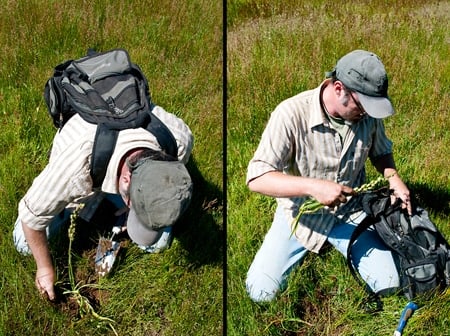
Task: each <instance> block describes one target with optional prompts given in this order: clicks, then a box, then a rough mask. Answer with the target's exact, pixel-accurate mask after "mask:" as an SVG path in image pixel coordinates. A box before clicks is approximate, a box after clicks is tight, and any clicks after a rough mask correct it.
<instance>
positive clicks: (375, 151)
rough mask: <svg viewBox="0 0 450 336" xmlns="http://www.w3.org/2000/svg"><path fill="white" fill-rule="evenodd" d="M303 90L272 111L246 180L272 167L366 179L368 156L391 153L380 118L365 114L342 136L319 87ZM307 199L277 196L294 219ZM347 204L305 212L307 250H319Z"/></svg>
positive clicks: (342, 179)
mask: <svg viewBox="0 0 450 336" xmlns="http://www.w3.org/2000/svg"><path fill="white" fill-rule="evenodd" d="M328 81H329V80H326V81H324V82H323V83H322V84H321V85H320V86H319V87H318V88H316V89H314V90H309V91H305V92H303V93H300V94H298V95H296V96H294V97H291V98H289V99H287V100H285V101H283V102H282V103H281V104H280V105H279V106H277V108H276V109H275V110H274V111H273V112H272V114H271V117H270V119H269V122H268V124H267V126H266V128H265V130H264V132H263V134H262V137H261V141H260V143H259V146H258V148H257V150H256V152H255V154H254V156H253V158H252V160H251V161H250V163H249V166H248V171H247V183H248V182H249V181H251V180H252V179H255V178H257V177H259V176H261V175H263V174H265V173H267V172H270V171H281V172H284V173H285V174H290V175H296V176H304V177H310V178H318V179H325V180H331V181H334V182H337V183H340V184H343V185H346V186H350V187H357V186H359V185H361V184H363V183H364V180H365V162H366V159H367V158H370V159H371V160H372V162H373V161H376V160H377V158H379V157H381V156H383V155H386V154H390V153H391V152H392V143H391V141H390V140H389V139H388V138H387V137H386V134H385V130H384V126H383V122H382V120H380V119H374V118H370V117H365V118H363V119H362V120H361V121H359V122H357V123H354V124H352V125H351V126H349V132H347V135H346V137H345V138H344V139H341V137H340V135H339V133H338V132H337V131H336V129H335V128H334V127H333V125H332V124H331V123H330V122H329V120H328V118H327V117H326V116H325V112H324V111H323V109H322V105H321V98H320V95H321V90H322V89H323V88H324V87H325V85H327V83H328ZM304 200H305V198H302V197H298V198H277V202H278V204H279V206H282V208H283V209H284V210H285V213H286V216H287V219H288V220H289V222H290V223H292V221H293V219H294V217H295V215H296V214H297V213H298V208H299V205H300V204H301V203H302V202H303V201H304ZM355 203H356V202H352V201H350V202H348V203H346V204H344V205H342V206H341V207H340V209H338V210H337V212H333V211H330V210H328V209H323V210H322V211H319V212H318V213H316V214H312V215H304V216H302V218H301V220H300V223H299V225H298V227H297V231H296V232H295V234H296V237H297V238H298V240H299V241H300V242H301V243H302V245H303V246H305V247H306V248H307V249H309V250H311V251H313V252H318V251H319V250H320V248H321V247H322V246H323V244H324V243H325V241H326V239H327V235H328V233H329V232H330V230H331V229H332V227H333V225H334V223H335V221H336V216H338V215H340V214H344V213H347V212H348V211H350V210H351V209H350V208H352V209H354V208H355Z"/></svg>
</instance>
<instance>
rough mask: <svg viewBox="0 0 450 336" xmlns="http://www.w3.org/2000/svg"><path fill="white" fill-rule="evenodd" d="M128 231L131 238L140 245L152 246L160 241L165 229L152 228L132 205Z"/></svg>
mask: <svg viewBox="0 0 450 336" xmlns="http://www.w3.org/2000/svg"><path fill="white" fill-rule="evenodd" d="M127 231H128V235H129V236H130V238H131V240H132V241H133V242H135V243H136V244H138V245H145V246H150V245H153V244H154V243H156V242H157V241H158V239H159V238H160V237H161V234H162V233H163V231H164V230H163V229H159V230H152V229H149V228H148V226H147V225H145V224H144V223H142V222H141V221H140V220H139V218H138V217H137V215H136V212H135V211H134V209H133V206H131V208H130V211H129V213H128V219H127Z"/></svg>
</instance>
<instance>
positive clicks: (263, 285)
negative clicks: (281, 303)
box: [245, 276, 281, 303]
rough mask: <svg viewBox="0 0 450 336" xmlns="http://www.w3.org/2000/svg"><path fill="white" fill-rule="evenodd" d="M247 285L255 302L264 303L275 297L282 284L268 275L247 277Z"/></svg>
mask: <svg viewBox="0 0 450 336" xmlns="http://www.w3.org/2000/svg"><path fill="white" fill-rule="evenodd" d="M245 287H246V290H247V293H248V295H249V296H250V298H251V299H252V301H254V302H258V303H264V302H269V301H272V300H273V299H275V297H276V295H277V293H278V292H279V291H280V287H281V286H280V284H279V283H278V282H277V281H274V280H273V279H270V278H269V277H267V276H261V277H257V278H256V277H255V278H252V277H247V280H246V282H245Z"/></svg>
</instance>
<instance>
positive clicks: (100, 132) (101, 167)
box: [90, 124, 119, 189]
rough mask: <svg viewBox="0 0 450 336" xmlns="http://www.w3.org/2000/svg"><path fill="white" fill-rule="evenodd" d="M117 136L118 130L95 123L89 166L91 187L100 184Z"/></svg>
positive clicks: (96, 186) (99, 185)
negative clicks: (95, 128)
mask: <svg viewBox="0 0 450 336" xmlns="http://www.w3.org/2000/svg"><path fill="white" fill-rule="evenodd" d="M118 136H119V131H118V130H115V129H111V128H109V127H107V126H106V125H105V124H99V125H97V130H96V132H95V140H94V146H93V147H92V156H91V167H90V174H91V178H92V188H93V189H95V188H99V187H101V186H102V183H103V180H104V179H105V176H106V170H107V168H108V164H109V161H110V160H111V157H112V154H113V153H114V149H115V148H116V142H117V138H118Z"/></svg>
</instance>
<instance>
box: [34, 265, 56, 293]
mask: <svg viewBox="0 0 450 336" xmlns="http://www.w3.org/2000/svg"><path fill="white" fill-rule="evenodd" d="M35 283H36V287H37V289H38V291H39V293H40V294H42V295H43V296H45V297H47V298H48V299H49V300H51V301H53V300H55V287H54V283H55V272H54V270H53V268H43V269H38V270H37V271H36V280H35Z"/></svg>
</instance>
